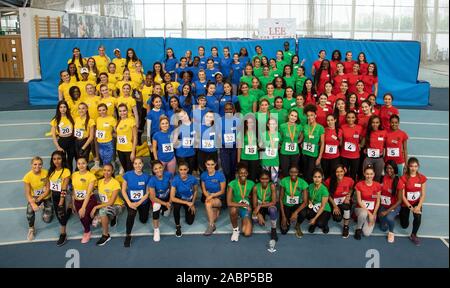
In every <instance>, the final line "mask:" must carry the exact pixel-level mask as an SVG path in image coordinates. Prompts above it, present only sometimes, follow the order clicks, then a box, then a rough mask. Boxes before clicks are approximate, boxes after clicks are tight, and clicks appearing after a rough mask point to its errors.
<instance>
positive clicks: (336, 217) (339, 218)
mask: <svg viewBox="0 0 450 288" xmlns="http://www.w3.org/2000/svg"><path fill="white" fill-rule="evenodd" d="M338 208H339V210H340V211H341V214H340V215H335V214H334V213H333V220H334V221H335V222H341V221H342V219H344V220H348V219H345V218H344V211H348V213H349V214H350V204H345V203H344V204H340V205H338Z"/></svg>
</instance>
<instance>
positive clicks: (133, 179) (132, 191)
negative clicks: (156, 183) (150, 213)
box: [123, 170, 150, 204]
mask: <svg viewBox="0 0 450 288" xmlns="http://www.w3.org/2000/svg"><path fill="white" fill-rule="evenodd" d="M123 179H124V180H125V181H127V195H128V199H130V201H131V202H139V201H140V200H141V199H142V197H143V196H144V195H145V194H146V193H147V185H148V181H149V180H150V175H148V174H146V173H142V174H141V175H137V174H136V172H135V171H134V170H133V171H128V172H126V173H125V174H124V175H123ZM147 202H148V199H146V200H145V201H144V202H143V204H145V203H147Z"/></svg>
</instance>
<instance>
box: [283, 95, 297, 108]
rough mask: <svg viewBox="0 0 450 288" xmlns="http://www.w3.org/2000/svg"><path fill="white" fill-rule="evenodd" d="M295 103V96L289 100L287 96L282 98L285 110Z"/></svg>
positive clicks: (292, 106)
mask: <svg viewBox="0 0 450 288" xmlns="http://www.w3.org/2000/svg"><path fill="white" fill-rule="evenodd" d="M296 105H297V103H296V99H295V97H292V98H291V99H290V100H289V99H287V98H283V108H284V109H286V110H287V111H289V110H291V109H292V108H294V107H295V106H296Z"/></svg>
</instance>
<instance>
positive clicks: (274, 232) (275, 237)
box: [270, 228, 278, 241]
mask: <svg viewBox="0 0 450 288" xmlns="http://www.w3.org/2000/svg"><path fill="white" fill-rule="evenodd" d="M270 239H272V240H275V241H278V235H277V228H272V229H270Z"/></svg>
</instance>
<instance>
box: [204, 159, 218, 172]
mask: <svg viewBox="0 0 450 288" xmlns="http://www.w3.org/2000/svg"><path fill="white" fill-rule="evenodd" d="M205 165H206V170H208V172H209V173H210V174H213V173H215V172H216V163H215V162H214V160H208V161H206V163H205Z"/></svg>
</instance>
